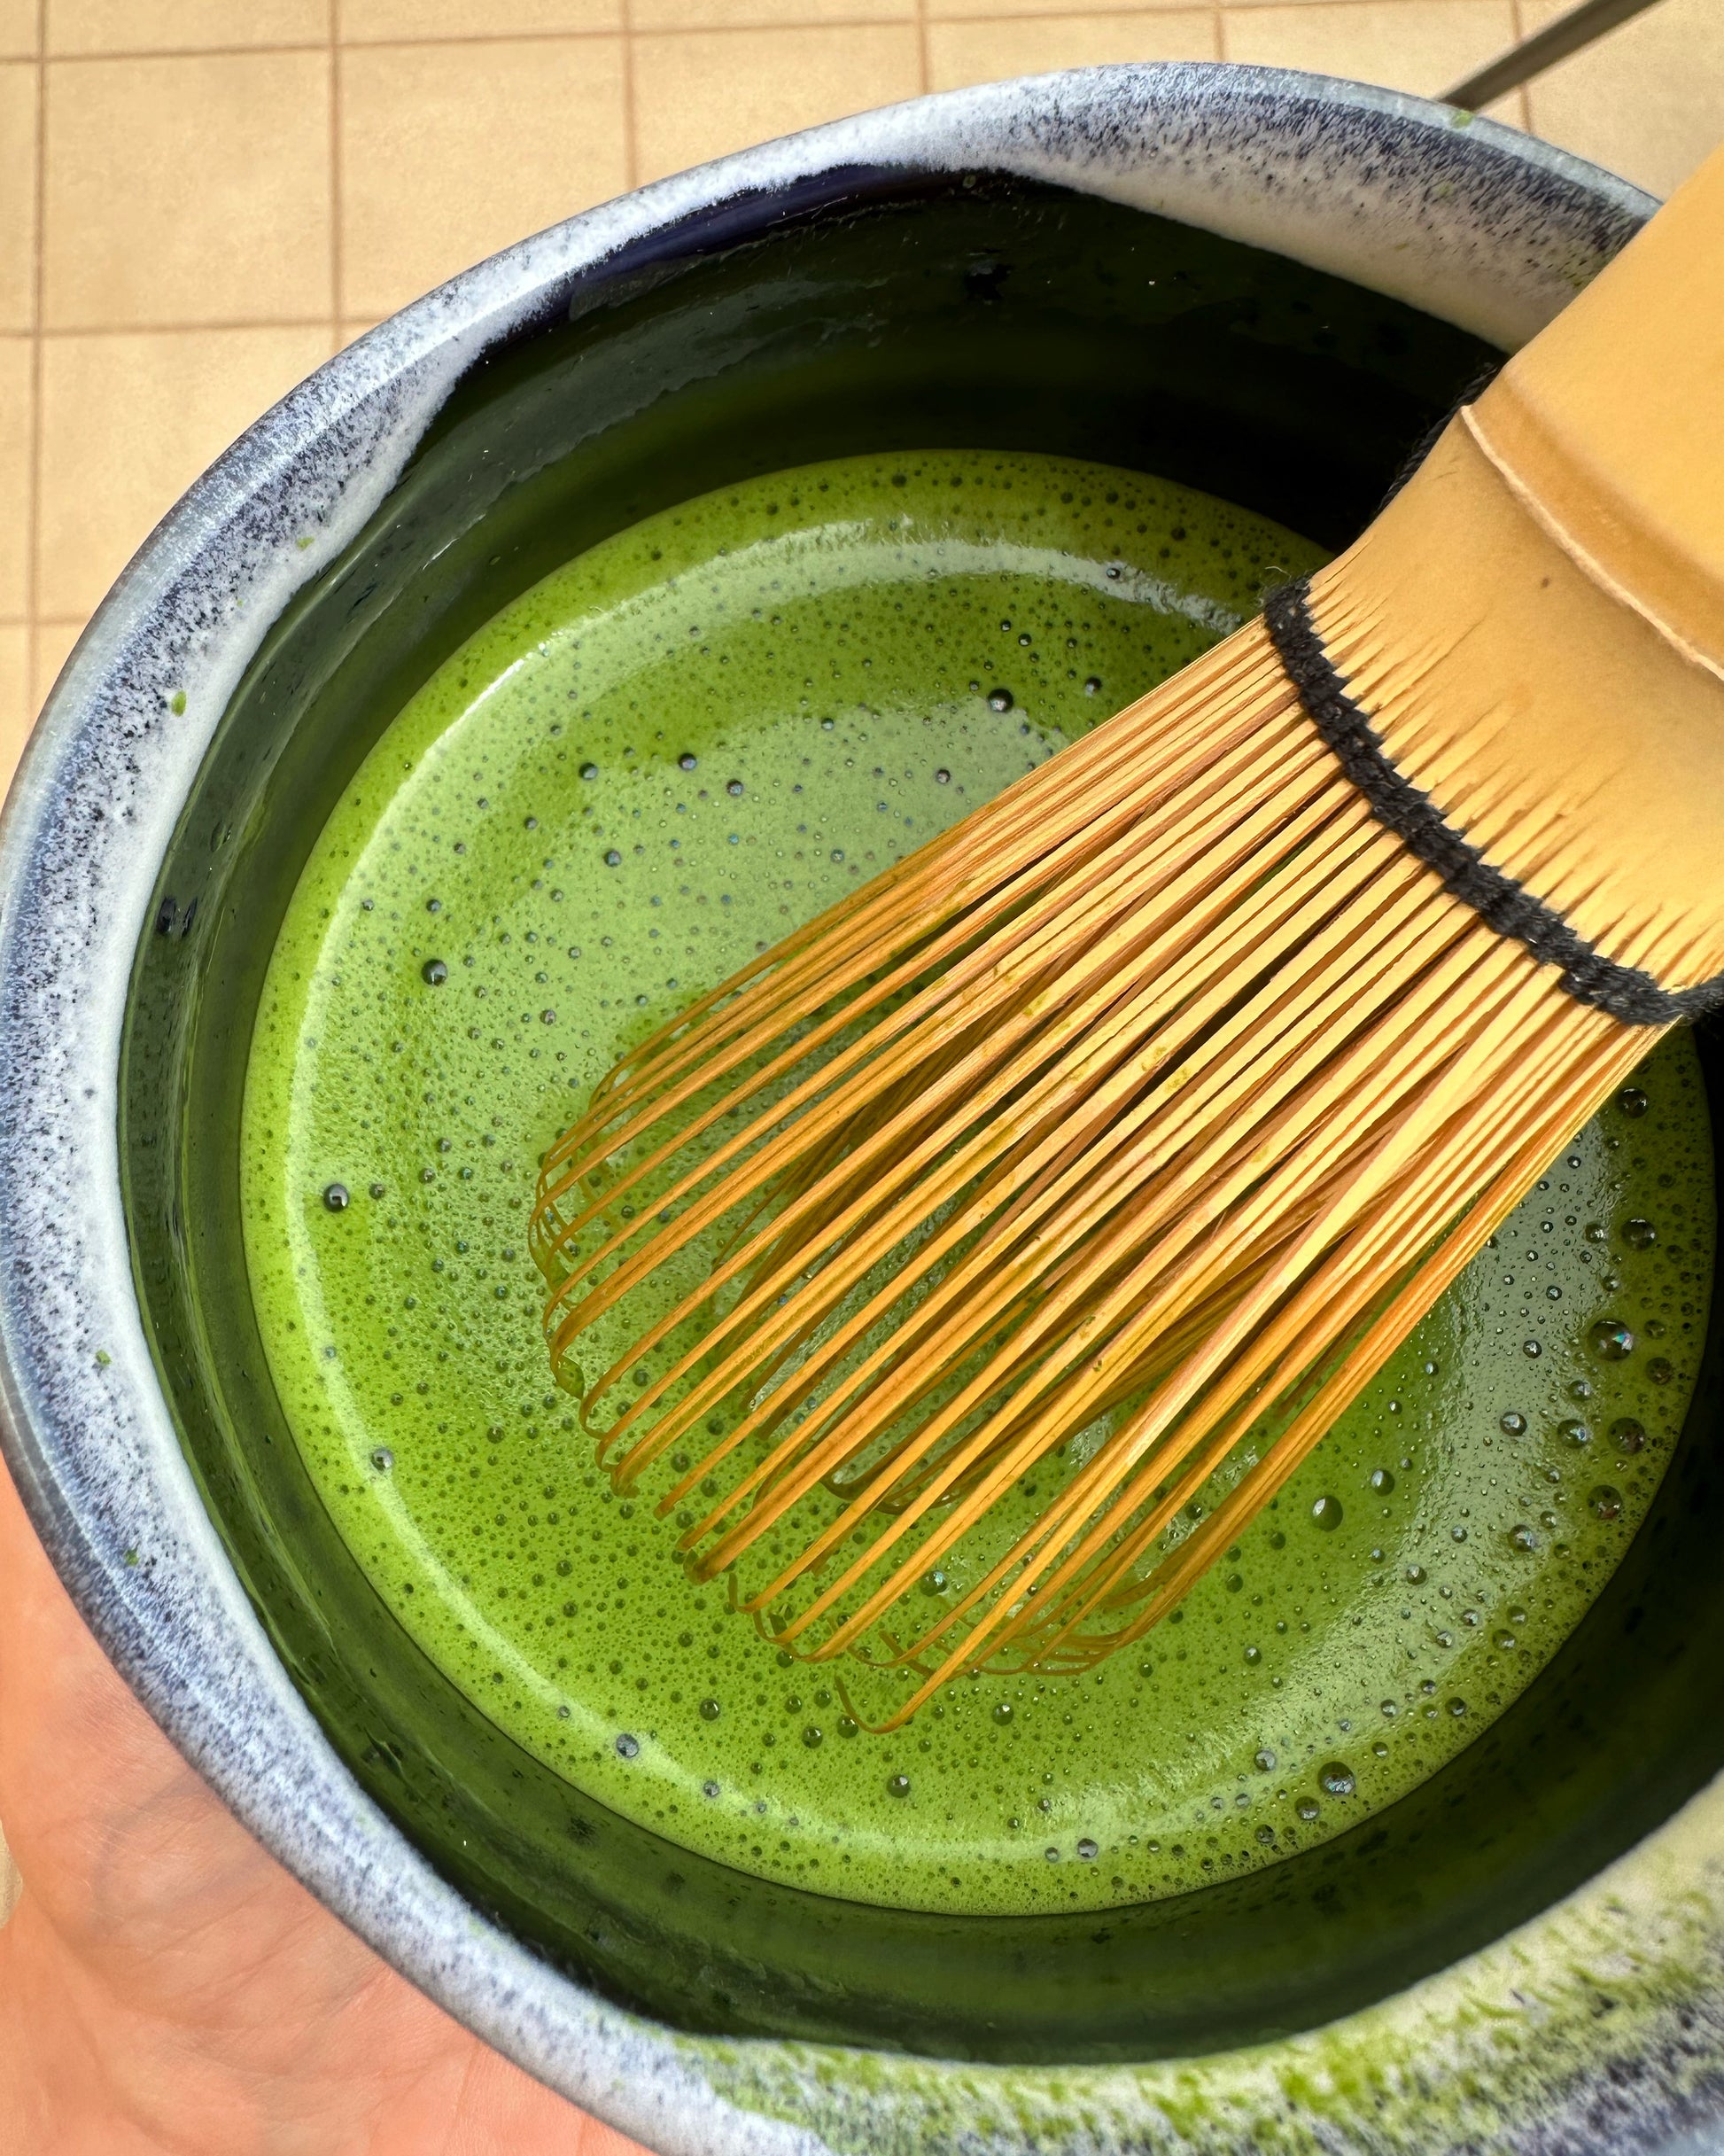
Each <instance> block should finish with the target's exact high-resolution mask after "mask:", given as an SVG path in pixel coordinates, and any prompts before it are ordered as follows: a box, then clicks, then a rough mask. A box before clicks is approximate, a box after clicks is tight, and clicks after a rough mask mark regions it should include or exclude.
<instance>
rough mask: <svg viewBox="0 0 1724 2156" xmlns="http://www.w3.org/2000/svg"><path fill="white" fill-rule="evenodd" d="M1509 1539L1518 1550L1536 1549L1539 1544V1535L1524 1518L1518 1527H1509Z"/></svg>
mask: <svg viewBox="0 0 1724 2156" xmlns="http://www.w3.org/2000/svg"><path fill="white" fill-rule="evenodd" d="M1509 1540H1510V1542H1511V1543H1512V1544H1513V1545H1514V1546H1515V1548H1516V1549H1518V1550H1535V1549H1537V1547H1538V1546H1539V1538H1538V1537H1537V1536H1536V1535H1535V1534H1534V1532H1533V1530H1532V1529H1531V1528H1530V1527H1528V1526H1527V1525H1526V1522H1525V1521H1524V1520H1523V1521H1522V1522H1521V1523H1520V1525H1519V1526H1518V1527H1511V1528H1510V1529H1509Z"/></svg>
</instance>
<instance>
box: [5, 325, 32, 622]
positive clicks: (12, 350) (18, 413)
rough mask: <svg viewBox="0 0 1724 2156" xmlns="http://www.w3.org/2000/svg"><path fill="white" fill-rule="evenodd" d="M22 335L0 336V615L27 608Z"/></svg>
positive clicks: (28, 369) (27, 359)
mask: <svg viewBox="0 0 1724 2156" xmlns="http://www.w3.org/2000/svg"><path fill="white" fill-rule="evenodd" d="M34 358H35V348H34V345H33V342H32V340H31V339H29V338H27V337H0V619H10V618H12V617H13V616H21V615H24V614H27V612H28V611H29V610H30V586H29V567H28V564H29V537H30V444H31V426H30V419H31V374H32V371H33V365H32V362H33V361H34Z"/></svg>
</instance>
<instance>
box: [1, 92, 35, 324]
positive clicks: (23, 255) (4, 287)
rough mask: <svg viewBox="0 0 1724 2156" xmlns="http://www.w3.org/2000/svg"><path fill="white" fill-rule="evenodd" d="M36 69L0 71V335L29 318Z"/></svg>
mask: <svg viewBox="0 0 1724 2156" xmlns="http://www.w3.org/2000/svg"><path fill="white" fill-rule="evenodd" d="M36 94H37V93H36V68H35V62H34V61H33V60H13V61H10V62H8V63H7V64H5V65H4V66H0V331H4V330H27V329H28V328H29V327H30V325H31V323H32V322H33V321H34V320H35V198H36Z"/></svg>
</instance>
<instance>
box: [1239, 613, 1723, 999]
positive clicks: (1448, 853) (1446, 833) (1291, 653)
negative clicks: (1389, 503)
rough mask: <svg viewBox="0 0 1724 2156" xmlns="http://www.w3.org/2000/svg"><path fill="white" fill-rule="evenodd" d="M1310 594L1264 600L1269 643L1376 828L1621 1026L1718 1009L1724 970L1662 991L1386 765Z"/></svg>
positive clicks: (1378, 740)
mask: <svg viewBox="0 0 1724 2156" xmlns="http://www.w3.org/2000/svg"><path fill="white" fill-rule="evenodd" d="M1309 594H1310V586H1309V580H1307V579H1305V578H1302V577H1301V579H1300V580H1298V581H1297V582H1295V583H1292V584H1282V585H1279V586H1277V588H1276V589H1274V590H1273V591H1270V592H1269V593H1267V594H1265V595H1264V599H1263V619H1264V621H1265V623H1266V624H1267V626H1268V628H1269V633H1270V642H1272V643H1273V644H1274V646H1275V649H1276V651H1277V655H1278V656H1279V658H1280V660H1281V664H1282V665H1283V666H1284V667H1285V669H1286V674H1287V679H1288V680H1289V681H1291V682H1292V683H1293V687H1294V688H1295V689H1297V690H1298V691H1299V700H1300V702H1301V704H1303V705H1304V706H1305V711H1306V714H1307V716H1308V717H1309V720H1310V721H1311V723H1312V725H1313V726H1314V727H1316V730H1317V732H1318V733H1319V734H1321V735H1322V736H1323V738H1324V741H1325V742H1326V743H1328V744H1329V747H1330V748H1331V749H1332V751H1334V754H1335V758H1336V760H1337V761H1338V762H1339V763H1340V767H1341V769H1342V770H1343V771H1345V772H1346V774H1347V777H1348V778H1349V779H1351V780H1352V782H1353V783H1354V784H1355V786H1356V787H1357V788H1358V790H1359V791H1360V792H1361V793H1362V794H1363V796H1364V798H1365V799H1366V800H1367V801H1368V802H1369V803H1370V805H1371V811H1372V813H1374V814H1375V816H1376V817H1377V820H1378V822H1379V823H1382V824H1385V825H1386V826H1387V828H1388V829H1390V830H1392V831H1393V832H1394V835H1395V837H1397V838H1399V839H1400V840H1401V841H1402V844H1403V845H1405V846H1406V847H1407V849H1408V851H1409V852H1412V853H1416V854H1417V856H1418V858H1419V860H1422V861H1424V862H1425V864H1426V866H1427V867H1429V868H1434V869H1435V870H1436V872H1437V874H1438V875H1439V876H1441V878H1442V881H1443V884H1444V887H1445V888H1446V889H1447V890H1448V891H1453V892H1454V894H1455V896H1456V898H1457V899H1464V900H1465V902H1466V904H1467V905H1469V906H1470V907H1472V909H1473V911H1474V912H1475V913H1476V914H1477V915H1479V918H1480V919H1481V920H1483V921H1486V922H1489V924H1490V926H1491V927H1492V928H1494V929H1495V930H1496V931H1497V933H1498V934H1499V935H1502V936H1512V937H1514V938H1516V940H1517V941H1518V942H1520V943H1523V944H1525V945H1526V948H1527V949H1528V950H1529V951H1530V952H1531V953H1532V954H1533V956H1534V958H1535V959H1537V960H1539V961H1540V962H1541V963H1542V964H1543V965H1547V966H1556V967H1558V968H1560V969H1561V976H1562V985H1563V986H1564V987H1565V989H1566V990H1567V991H1568V992H1569V994H1570V995H1572V996H1573V997H1574V999H1575V1000H1576V1001H1577V1002H1580V1003H1590V1004H1593V1005H1595V1006H1596V1008H1598V1009H1599V1010H1602V1011H1608V1012H1609V1014H1610V1016H1611V1017H1612V1018H1617V1019H1619V1020H1620V1021H1621V1022H1622V1024H1624V1025H1671V1024H1675V1023H1676V1021H1677V1020H1679V1019H1682V1018H1701V1017H1704V1016H1705V1015H1706V1013H1707V1012H1709V1011H1713V1010H1717V1009H1719V1008H1724V974H1720V975H1719V976H1717V977H1716V978H1714V979H1712V980H1710V981H1703V982H1702V983H1701V984H1700V985H1698V986H1697V987H1695V988H1682V989H1676V990H1671V989H1666V988H1660V987H1659V985H1658V983H1657V982H1656V981H1655V980H1654V979H1653V978H1652V977H1651V975H1650V973H1642V971H1641V970H1640V969H1639V968H1638V967H1637V966H1623V965H1619V964H1618V963H1617V961H1615V960H1614V959H1610V958H1606V957H1605V956H1604V953H1602V952H1601V951H1599V950H1598V949H1597V948H1596V946H1594V945H1592V944H1589V943H1588V941H1587V939H1586V938H1585V937H1584V936H1578V935H1576V933H1575V932H1574V930H1573V929H1572V928H1570V926H1569V925H1568V923H1567V922H1566V921H1565V920H1564V919H1563V917H1562V915H1560V914H1558V913H1555V912H1553V911H1552V910H1551V908H1550V907H1548V906H1546V905H1545V904H1544V902H1543V900H1542V899H1535V898H1534V896H1533V895H1532V893H1531V892H1530V891H1526V890H1525V889H1524V888H1523V887H1522V886H1521V885H1520V884H1519V883H1516V882H1515V880H1514V878H1513V877H1512V876H1504V875H1503V871H1502V870H1501V869H1500V868H1493V867H1492V866H1491V864H1490V862H1489V861H1487V860H1486V859H1485V857H1484V855H1483V854H1482V853H1481V852H1479V849H1478V847H1477V846H1475V845H1473V844H1471V843H1470V842H1469V841H1468V840H1467V839H1465V838H1464V837H1462V835H1461V833H1460V832H1459V831H1457V830H1456V829H1455V828H1454V826H1453V825H1452V824H1451V823H1449V822H1448V821H1446V820H1445V819H1444V817H1443V814H1442V812H1441V809H1439V808H1438V807H1437V806H1436V804H1435V803H1434V802H1433V800H1432V798H1431V797H1430V795H1429V794H1427V793H1425V792H1424V791H1423V790H1421V789H1420V788H1419V787H1417V786H1415V785H1414V784H1413V783H1412V782H1411V781H1410V780H1408V779H1405V778H1403V777H1402V774H1401V773H1400V772H1399V771H1397V770H1396V769H1395V767H1394V764H1393V763H1392V762H1391V761H1390V760H1389V758H1388V755H1387V752H1386V751H1385V749H1384V747H1383V743H1382V740H1381V738H1380V736H1378V732H1377V729H1376V728H1374V727H1373V726H1372V725H1371V720H1370V719H1369V718H1368V717H1367V716H1366V714H1365V712H1363V710H1362V709H1361V707H1360V706H1359V705H1358V704H1355V702H1354V700H1353V697H1352V696H1351V694H1350V693H1349V692H1348V689H1347V683H1346V682H1345V681H1343V680H1342V679H1341V677H1340V673H1339V672H1338V671H1337V670H1336V667H1335V664H1334V661H1333V660H1332V658H1330V656H1329V654H1328V652H1327V651H1326V650H1324V644H1323V639H1322V637H1321V636H1320V635H1319V634H1317V630H1316V624H1315V623H1314V622H1313V620H1312V619H1311V610H1310V604H1309Z"/></svg>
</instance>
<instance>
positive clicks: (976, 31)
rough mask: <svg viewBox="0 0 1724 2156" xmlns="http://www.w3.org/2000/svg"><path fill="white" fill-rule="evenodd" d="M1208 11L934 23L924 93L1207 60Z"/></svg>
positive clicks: (1211, 26)
mask: <svg viewBox="0 0 1724 2156" xmlns="http://www.w3.org/2000/svg"><path fill="white" fill-rule="evenodd" d="M1215 42H1216V40H1215V10H1214V9H1213V8H1188V9H1178V8H1169V9H1165V10H1163V9H1161V8H1158V9H1156V10H1155V12H1153V14H1143V13H1138V14H1130V15H1128V14H1119V15H1111V14H1110V15H1065V16H1060V17H1059V18H1057V19H1049V18H1048V17H1046V16H1042V17H1039V18H1037V19H1032V20H1029V21H1024V22H933V23H930V24H929V25H928V88H929V89H930V90H960V89H962V87H963V86H964V84H965V83H967V82H1001V81H1003V80H1004V79H1005V78H1006V76H1007V75H1014V74H1047V73H1049V72H1050V70H1052V69H1053V68H1056V67H1093V66H1099V65H1100V64H1101V63H1103V62H1105V61H1108V60H1212V59H1214V58H1215Z"/></svg>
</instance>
